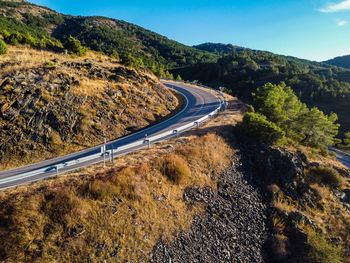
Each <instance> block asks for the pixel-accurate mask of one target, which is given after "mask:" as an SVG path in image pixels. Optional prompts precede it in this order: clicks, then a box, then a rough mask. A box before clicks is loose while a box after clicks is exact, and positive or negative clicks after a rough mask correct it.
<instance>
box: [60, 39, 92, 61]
mask: <svg viewBox="0 0 350 263" xmlns="http://www.w3.org/2000/svg"><path fill="white" fill-rule="evenodd" d="M64 48H65V49H67V50H68V52H69V53H70V54H75V55H77V56H79V57H84V56H85V55H86V53H87V48H86V47H83V46H82V45H81V43H80V41H79V40H78V39H76V38H74V37H72V36H70V37H69V38H68V40H67V41H66V43H65V44H64Z"/></svg>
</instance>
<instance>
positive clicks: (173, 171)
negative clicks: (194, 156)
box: [160, 155, 191, 184]
mask: <svg viewBox="0 0 350 263" xmlns="http://www.w3.org/2000/svg"><path fill="white" fill-rule="evenodd" d="M160 171H161V173H162V174H163V175H165V176H166V177H167V178H168V179H169V180H170V181H172V182H173V183H175V184H180V183H181V182H183V180H184V179H185V178H186V177H189V176H191V170H190V168H188V165H187V163H186V161H185V160H184V159H182V158H181V157H180V156H178V155H170V156H168V157H166V158H165V159H164V160H161V163H160Z"/></svg>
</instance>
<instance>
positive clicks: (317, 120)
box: [253, 82, 339, 147]
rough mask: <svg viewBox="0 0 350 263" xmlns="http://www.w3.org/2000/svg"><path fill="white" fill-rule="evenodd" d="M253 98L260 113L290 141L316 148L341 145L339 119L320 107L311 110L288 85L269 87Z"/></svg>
mask: <svg viewBox="0 0 350 263" xmlns="http://www.w3.org/2000/svg"><path fill="white" fill-rule="evenodd" d="M253 98H254V106H255V109H256V111H257V112H258V113H260V114H262V115H264V116H266V118H267V120H268V121H271V122H273V123H275V124H276V125H277V126H278V127H280V128H281V129H282V130H283V131H284V132H285V133H286V135H287V137H290V138H292V139H294V140H295V141H298V142H300V143H302V144H305V145H309V146H313V147H322V146H325V145H334V144H335V143H336V142H337V139H336V138H335V136H336V135H337V134H338V128H339V124H336V123H335V122H336V121H337V120H338V116H337V115H336V114H334V113H332V114H330V115H329V116H327V115H325V114H324V113H323V112H322V111H320V110H319V109H318V108H316V107H315V108H312V109H311V110H309V109H308V108H307V107H306V105H305V104H303V103H301V101H300V100H299V99H298V98H297V96H296V95H295V94H294V92H293V90H292V89H291V88H290V87H287V85H286V84H285V83H284V82H282V83H280V84H279V85H273V84H271V83H267V84H265V85H264V86H263V87H261V88H258V89H257V92H256V94H253Z"/></svg>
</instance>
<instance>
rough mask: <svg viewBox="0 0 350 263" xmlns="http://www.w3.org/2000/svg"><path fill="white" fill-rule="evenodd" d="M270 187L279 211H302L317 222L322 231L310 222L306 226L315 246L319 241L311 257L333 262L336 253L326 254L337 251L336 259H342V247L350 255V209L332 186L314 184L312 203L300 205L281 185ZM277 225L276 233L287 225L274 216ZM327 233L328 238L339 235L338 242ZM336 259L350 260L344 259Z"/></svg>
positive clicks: (279, 232) (347, 257)
mask: <svg viewBox="0 0 350 263" xmlns="http://www.w3.org/2000/svg"><path fill="white" fill-rule="evenodd" d="M344 180H345V179H344ZM269 188H270V191H271V192H272V191H274V193H275V195H274V196H275V197H274V200H273V202H272V205H273V206H274V207H275V208H276V209H277V211H279V213H282V214H285V213H287V214H290V213H291V212H294V211H300V212H302V213H303V214H304V215H306V216H307V217H308V218H309V219H311V220H312V221H313V222H315V224H316V225H317V228H318V232H320V233H318V232H315V231H314V230H312V229H310V226H307V227H303V230H304V232H305V233H307V234H310V244H311V245H313V246H314V245H315V247H314V249H313V250H312V252H311V254H310V258H312V259H314V260H316V261H315V262H333V261H329V259H330V258H332V257H330V258H328V257H327V256H326V255H327V254H330V255H333V254H334V255H333V256H334V257H335V260H338V259H339V255H340V254H339V253H341V252H342V251H345V255H346V256H344V259H349V258H350V251H349V248H350V214H349V210H348V208H346V207H345V206H344V205H343V204H342V203H341V202H340V201H339V200H338V198H337V197H335V196H334V194H333V192H332V191H331V189H330V188H329V187H327V186H321V185H319V184H311V185H310V188H311V191H312V193H313V195H314V200H313V205H312V207H310V206H306V207H305V206H304V205H299V203H298V202H297V201H294V200H292V199H291V198H290V197H288V196H285V195H284V194H283V192H282V191H281V190H280V189H278V188H275V187H273V186H270V187H269ZM273 228H275V229H276V231H275V232H276V233H278V234H281V231H280V230H282V229H283V222H282V221H281V220H280V219H279V218H274V222H273ZM282 233H283V231H282ZM325 237H327V238H328V239H331V238H335V239H337V240H338V246H336V245H334V244H331V243H329V241H328V240H326V239H325ZM327 251H328V252H327ZM317 255H319V256H320V258H318V256H317ZM317 260H318V261H317ZM327 260H328V261H327ZM334 262H350V261H349V260H348V261H346V260H344V261H334Z"/></svg>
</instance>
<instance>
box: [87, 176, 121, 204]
mask: <svg viewBox="0 0 350 263" xmlns="http://www.w3.org/2000/svg"><path fill="white" fill-rule="evenodd" d="M89 190H90V194H91V195H92V197H93V198H95V199H99V200H105V199H107V198H110V197H112V196H115V195H119V194H120V186H116V185H114V184H113V183H111V182H104V181H101V180H95V181H93V182H92V183H91V184H90V187H89Z"/></svg>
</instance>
